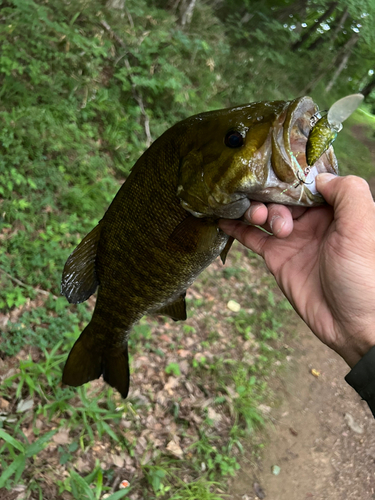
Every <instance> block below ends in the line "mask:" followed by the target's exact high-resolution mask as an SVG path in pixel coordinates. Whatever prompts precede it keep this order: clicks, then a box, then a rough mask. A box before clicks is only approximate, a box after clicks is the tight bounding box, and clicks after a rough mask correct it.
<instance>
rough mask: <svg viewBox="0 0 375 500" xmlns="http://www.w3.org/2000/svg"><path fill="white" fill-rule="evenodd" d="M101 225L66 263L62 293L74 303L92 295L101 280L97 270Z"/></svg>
mask: <svg viewBox="0 0 375 500" xmlns="http://www.w3.org/2000/svg"><path fill="white" fill-rule="evenodd" d="M100 232H101V227H100V224H98V225H97V226H96V227H95V228H94V229H93V230H92V231H91V232H90V233H89V234H88V235H87V236H85V237H84V238H83V240H82V241H81V243H80V244H79V245H78V247H77V248H76V249H75V250H74V251H73V253H71V254H70V256H69V258H68V260H67V261H66V263H65V266H64V270H63V276H62V281H61V293H62V295H65V297H66V298H67V299H68V301H69V302H70V303H72V304H79V303H80V302H84V301H85V300H86V299H88V298H89V297H90V295H92V294H93V293H94V292H95V290H96V288H97V286H98V285H99V280H98V278H97V275H96V270H95V259H96V253H97V250H98V243H99V239H100Z"/></svg>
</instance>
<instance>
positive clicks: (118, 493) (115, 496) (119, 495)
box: [106, 488, 130, 500]
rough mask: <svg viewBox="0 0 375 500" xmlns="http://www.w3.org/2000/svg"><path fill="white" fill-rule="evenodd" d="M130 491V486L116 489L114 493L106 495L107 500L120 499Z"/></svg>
mask: <svg viewBox="0 0 375 500" xmlns="http://www.w3.org/2000/svg"><path fill="white" fill-rule="evenodd" d="M129 492H130V488H125V489H124V490H119V491H116V493H113V494H112V495H110V496H109V497H106V500H118V499H119V498H124V496H125V495H127V494H128V493H129Z"/></svg>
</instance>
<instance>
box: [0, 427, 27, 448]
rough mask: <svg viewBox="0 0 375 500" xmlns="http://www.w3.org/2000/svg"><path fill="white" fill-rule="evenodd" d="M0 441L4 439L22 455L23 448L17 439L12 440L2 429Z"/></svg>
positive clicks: (0, 430)
mask: <svg viewBox="0 0 375 500" xmlns="http://www.w3.org/2000/svg"><path fill="white" fill-rule="evenodd" d="M0 439H4V441H6V442H7V443H9V444H10V445H11V446H13V448H16V449H17V450H19V451H20V452H22V453H24V451H25V447H24V446H23V444H22V443H20V441H17V439H14V438H13V437H12V436H10V435H9V434H8V433H7V432H5V431H4V430H3V429H0Z"/></svg>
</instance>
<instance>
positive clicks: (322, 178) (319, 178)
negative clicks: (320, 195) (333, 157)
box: [316, 172, 337, 184]
mask: <svg viewBox="0 0 375 500" xmlns="http://www.w3.org/2000/svg"><path fill="white" fill-rule="evenodd" d="M335 177H337V175H334V174H329V173H328V172H327V173H324V174H319V175H317V176H316V180H317V181H319V182H320V183H322V184H327V182H330V181H331V180H332V179H335Z"/></svg>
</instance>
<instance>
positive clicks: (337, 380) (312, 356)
mask: <svg viewBox="0 0 375 500" xmlns="http://www.w3.org/2000/svg"><path fill="white" fill-rule="evenodd" d="M297 331H298V342H296V341H294V342H293V343H292V344H295V345H293V347H294V348H295V351H294V354H293V355H292V356H291V359H290V362H289V363H290V366H289V368H288V370H287V371H286V372H285V373H284V375H283V376H282V378H281V377H278V379H277V380H276V381H275V386H274V390H276V394H277V395H278V397H279V399H280V401H281V404H280V406H279V408H278V409H277V410H276V411H272V415H273V417H272V424H271V425H270V426H268V443H267V446H266V448H265V452H264V457H263V459H262V460H260V461H259V462H258V463H256V464H254V463H253V464H252V465H251V466H250V467H249V464H247V465H246V464H244V465H243V467H242V472H241V474H240V476H239V477H238V478H237V479H236V482H235V485H234V487H233V490H232V493H233V497H232V498H233V500H256V499H258V498H266V499H269V500H305V499H306V500H309V499H312V500H327V499H329V500H350V499H361V500H370V499H375V420H374V419H373V417H372V414H371V412H370V410H369V409H368V407H367V405H366V403H365V402H363V401H361V400H360V398H359V396H358V395H357V394H356V393H355V391H354V390H353V389H352V388H351V387H350V386H349V385H348V384H347V383H346V382H345V380H344V376H345V375H346V373H347V372H348V371H349V370H348V368H347V366H346V364H345V363H344V361H343V360H341V358H339V356H337V355H336V354H335V353H334V352H333V351H331V350H330V349H328V348H327V347H326V346H324V345H322V344H321V343H320V342H319V341H318V340H317V339H316V338H315V337H314V336H313V335H312V333H311V332H310V331H309V329H308V328H307V327H306V326H305V325H304V324H303V323H302V322H301V323H300V325H299V326H298V330H297ZM311 370H317V371H318V372H319V374H318V373H316V375H319V376H314V375H313V374H312V373H311ZM275 466H277V467H279V468H280V472H279V474H278V475H275V474H274V473H273V472H275V471H274V469H275Z"/></svg>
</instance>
